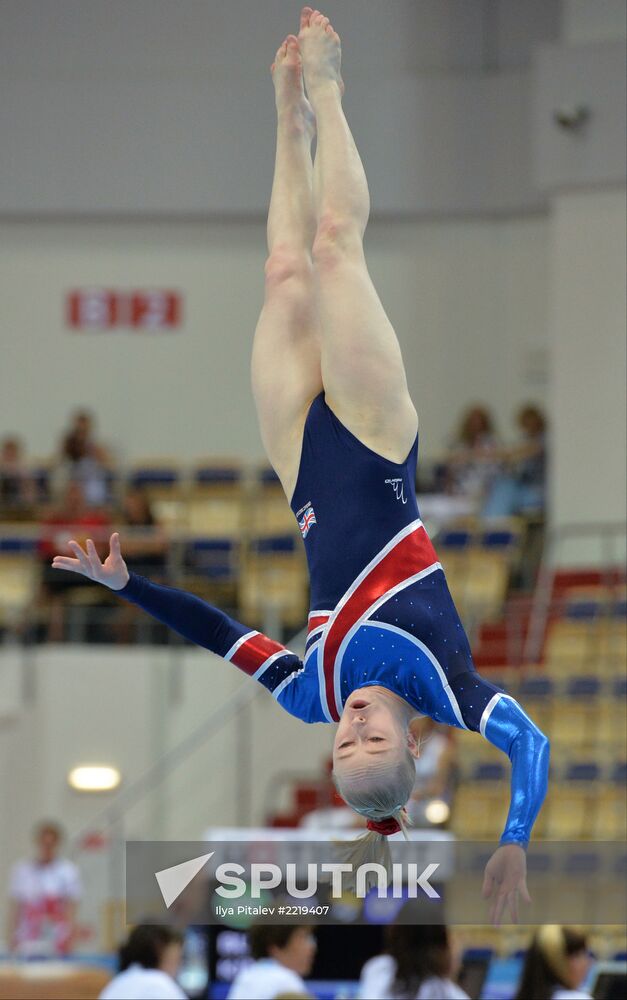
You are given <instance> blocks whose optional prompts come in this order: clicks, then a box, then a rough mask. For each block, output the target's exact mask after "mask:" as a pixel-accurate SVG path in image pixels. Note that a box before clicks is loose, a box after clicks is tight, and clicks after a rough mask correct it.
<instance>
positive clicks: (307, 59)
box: [298, 7, 344, 97]
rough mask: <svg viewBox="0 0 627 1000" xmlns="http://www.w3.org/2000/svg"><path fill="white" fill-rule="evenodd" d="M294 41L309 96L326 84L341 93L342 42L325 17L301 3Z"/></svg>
mask: <svg viewBox="0 0 627 1000" xmlns="http://www.w3.org/2000/svg"><path fill="white" fill-rule="evenodd" d="M298 41H299V43H300V50H301V52H302V56H303V65H304V68H305V82H306V84H307V93H308V94H309V96H310V97H312V96H313V95H314V94H315V91H316V90H318V89H319V88H320V87H321V86H325V85H328V84H331V85H335V86H336V87H338V88H339V91H340V94H343V93H344V82H343V80H342V76H341V74H340V65H341V61H342V46H341V43H340V36H339V35H338V33H337V31H335V30H334V29H333V26H332V25H331V24H330V22H329V18H328V17H325V16H324V14H321V13H320V11H319V10H312V9H311V7H303V10H302V13H301V15H300V32H299V35H298Z"/></svg>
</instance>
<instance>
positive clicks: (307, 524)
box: [298, 507, 318, 538]
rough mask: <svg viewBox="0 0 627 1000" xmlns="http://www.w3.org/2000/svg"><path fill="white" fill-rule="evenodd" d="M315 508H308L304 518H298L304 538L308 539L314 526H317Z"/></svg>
mask: <svg viewBox="0 0 627 1000" xmlns="http://www.w3.org/2000/svg"><path fill="white" fill-rule="evenodd" d="M317 523H318V522H317V521H316V515H315V514H314V509H313V507H308V508H307V510H306V511H305V513H304V514H303V516H302V517H299V518H298V527H299V528H300V533H301V535H302V536H303V538H307V535H308V534H309V529H310V528H311V526H312V524H317Z"/></svg>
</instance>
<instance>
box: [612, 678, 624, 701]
mask: <svg viewBox="0 0 627 1000" xmlns="http://www.w3.org/2000/svg"><path fill="white" fill-rule="evenodd" d="M612 694H613V695H614V697H615V698H627V677H619V678H618V679H617V680H615V681H614V683H613V685H612Z"/></svg>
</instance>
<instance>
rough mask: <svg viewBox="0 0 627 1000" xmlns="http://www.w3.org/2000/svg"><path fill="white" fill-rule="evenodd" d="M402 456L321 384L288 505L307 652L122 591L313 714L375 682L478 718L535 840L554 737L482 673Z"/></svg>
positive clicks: (164, 596)
mask: <svg viewBox="0 0 627 1000" xmlns="http://www.w3.org/2000/svg"><path fill="white" fill-rule="evenodd" d="M417 451H418V441H417V439H416V441H415V442H414V445H413V447H412V448H411V450H410V453H409V455H408V456H407V458H406V460H405V461H404V462H402V463H400V464H398V463H394V462H390V461H388V460H387V459H385V458H382V457H381V456H380V455H378V454H376V453H375V452H373V451H371V450H370V449H369V448H367V447H366V446H365V445H364V444H363V443H362V442H361V441H359V440H358V439H357V438H356V437H355V436H354V435H353V434H351V432H350V431H349V430H348V429H347V428H346V427H345V426H344V425H343V424H342V423H341V422H340V421H339V420H338V418H337V417H336V416H335V414H334V413H333V412H332V410H331V409H330V408H329V406H328V405H327V403H326V400H325V397H324V394H323V393H321V394H320V395H319V396H318V397H317V398H316V399H315V400H314V401H313V403H312V405H311V408H310V410H309V413H308V416H307V420H306V423H305V430H304V435H303V445H302V454H301V459H300V468H299V474H298V479H297V483H296V487H295V490H294V495H293V497H292V501H291V506H292V510H293V511H294V514H295V516H296V519H297V521H298V524H299V527H300V530H301V533H302V535H303V538H304V543H305V548H306V552H307V561H308V565H309V575H310V581H311V613H310V615H309V632H308V638H307V645H306V651H305V658H304V660H301V659H300V658H299V657H298V656H297V655H296V654H295V653H292V652H291V651H290V650H288V649H286V648H285V647H284V646H282V645H281V644H280V643H277V642H274V641H273V640H271V639H269V638H268V637H267V636H264V635H262V634H261V633H259V632H257V631H251V630H250V629H247V628H246V627H245V626H244V625H241V624H240V623H239V622H235V621H234V620H233V619H231V618H229V617H228V616H226V615H224V614H223V612H221V611H218V610H217V609H215V608H212V607H211V606H210V605H208V604H206V603H205V602H204V601H201V600H199V599H198V598H195V597H193V596H192V595H189V594H185V593H184V592H182V591H177V590H173V589H171V588H168V587H160V586H157V585H155V584H152V583H149V581H147V580H144V579H143V578H142V577H138V576H136V575H135V574H132V575H131V579H130V581H129V583H128V584H127V586H126V587H125V588H124V590H123V591H120V595H121V596H123V597H126V598H127V599H129V600H131V601H133V602H135V603H136V604H139V605H140V606H141V607H143V608H145V609H146V610H147V611H149V612H150V613H151V614H153V615H154V616H155V617H157V618H159V619H160V620H161V621H164V622H166V623H167V624H169V625H171V626H172V627H173V628H175V629H176V630H177V631H178V632H179V633H181V634H182V635H184V636H185V637H186V638H188V639H190V640H191V641H193V642H195V643H197V644H198V645H201V646H204V647H206V648H208V649H211V650H213V651H214V652H216V653H218V654H219V655H220V656H222V657H224V658H225V659H227V660H230V661H231V662H233V663H234V664H235V665H236V666H238V667H239V668H240V669H242V670H244V671H245V672H246V673H247V674H249V675H250V676H252V677H254V678H256V679H257V680H259V681H260V682H261V683H262V684H263V685H264V686H265V687H266V688H267V689H268V690H269V691H270V692H271V693H272V695H273V696H274V698H275V699H276V700H277V701H278V702H279V704H280V705H281V706H282V707H283V708H285V709H286V710H287V711H288V712H290V713H291V714H292V715H295V716H297V717H298V718H299V719H302V720H303V721H304V722H337V721H338V720H339V718H340V716H341V714H342V710H343V707H344V703H345V701H346V698H347V697H348V696H349V695H350V694H351V692H352V691H354V690H355V689H357V688H362V687H367V686H369V685H374V684H376V685H379V686H381V687H385V688H388V689H389V690H390V691H393V692H394V693H395V694H398V695H400V696H401V697H402V698H404V699H405V700H406V701H407V702H409V704H411V705H413V707H414V708H415V709H416V712H417V714H418V713H420V714H423V715H428V716H430V717H431V718H433V719H435V720H436V721H437V722H441V723H446V724H448V725H451V726H456V727H458V728H462V729H471V730H474V731H476V732H480V733H481V734H482V735H483V736H485V738H486V739H488V740H489V741H490V742H491V743H493V744H494V745H495V746H498V747H499V748H500V749H501V750H503V751H505V753H507V754H508V756H509V758H510V760H511V762H512V797H511V806H510V811H509V815H508V818H507V823H506V828H505V831H504V833H503V837H502V838H501V839H502V842H507V843H510V842H513V843H520V844H526V843H527V842H528V840H529V837H530V833H531V827H532V825H533V822H534V820H535V817H536V815H537V813H538V811H539V809H540V806H541V804H542V801H543V799H544V796H545V794H546V786H547V773H548V741H547V739H546V737H545V736H544V735H543V734H542V733H541V732H540V730H539V729H538V728H537V727H536V726H535V725H534V723H533V722H532V721H531V719H530V718H529V717H528V716H527V715H526V714H525V712H524V711H523V710H522V708H521V707H520V706H519V705H518V704H517V703H516V702H515V701H514V699H513V698H511V697H510V696H508V695H506V694H504V693H503V692H502V691H500V690H499V689H498V688H497V687H495V686H494V685H493V684H491V683H490V682H489V681H487V680H485V679H484V678H483V677H481V676H480V675H479V674H478V673H477V671H476V669H475V667H474V664H473V661H472V655H471V651H470V646H469V644H468V639H467V637H466V634H465V632H464V629H463V626H462V624H461V622H460V620H459V616H458V614H457V611H456V610H455V606H454V604H453V600H452V598H451V595H450V592H449V589H448V587H447V584H446V579H445V577H444V573H443V570H442V567H441V565H440V563H439V562H438V559H437V555H436V553H435V551H434V549H433V546H432V544H431V541H430V540H429V537H428V535H427V533H426V531H425V529H424V526H423V525H422V522H421V520H420V515H419V512H418V505H417V501H416V493H415V488H414V483H415V475H416V460H417Z"/></svg>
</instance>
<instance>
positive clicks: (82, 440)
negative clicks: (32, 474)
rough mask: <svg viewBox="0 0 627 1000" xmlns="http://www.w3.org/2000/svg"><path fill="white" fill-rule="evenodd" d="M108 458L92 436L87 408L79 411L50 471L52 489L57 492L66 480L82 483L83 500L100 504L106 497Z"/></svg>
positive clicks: (96, 504) (107, 490)
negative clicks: (51, 472) (52, 471)
mask: <svg viewBox="0 0 627 1000" xmlns="http://www.w3.org/2000/svg"><path fill="white" fill-rule="evenodd" d="M110 470H111V458H110V456H109V453H108V451H107V450H106V448H104V447H103V446H102V445H101V444H99V443H98V442H97V441H96V439H95V437H94V420H93V417H92V415H91V413H89V412H88V411H86V410H79V411H78V412H77V413H76V414H75V415H74V418H73V421H72V424H71V425H70V429H69V431H68V432H67V433H66V434H65V435H64V437H63V439H62V441H61V447H60V450H59V456H58V459H57V461H56V463H55V470H54V473H53V482H54V491H55V492H56V493H58V492H59V491H60V490H62V489H63V488H64V486H65V485H66V484H67V482H68V480H78V481H79V482H81V483H82V485H83V490H84V494H85V502H86V503H87V505H88V506H89V507H100V506H102V505H103V504H106V503H107V502H108V500H109V479H110V475H111V471H110Z"/></svg>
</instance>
